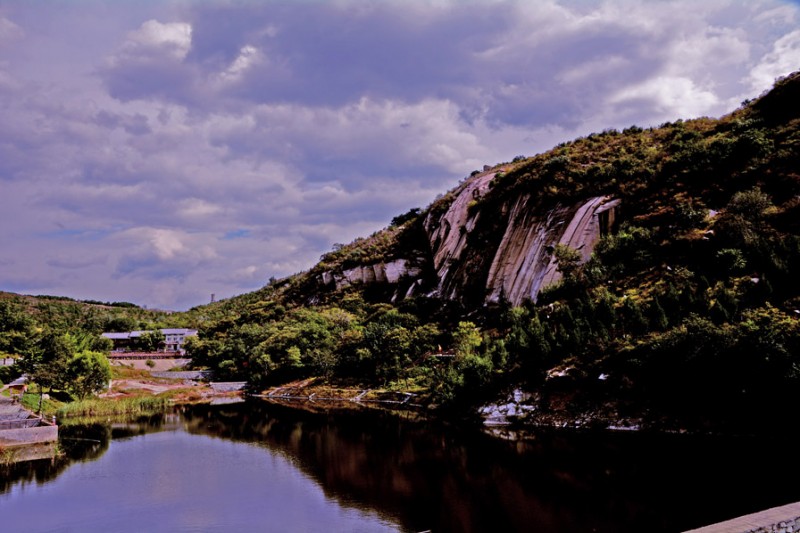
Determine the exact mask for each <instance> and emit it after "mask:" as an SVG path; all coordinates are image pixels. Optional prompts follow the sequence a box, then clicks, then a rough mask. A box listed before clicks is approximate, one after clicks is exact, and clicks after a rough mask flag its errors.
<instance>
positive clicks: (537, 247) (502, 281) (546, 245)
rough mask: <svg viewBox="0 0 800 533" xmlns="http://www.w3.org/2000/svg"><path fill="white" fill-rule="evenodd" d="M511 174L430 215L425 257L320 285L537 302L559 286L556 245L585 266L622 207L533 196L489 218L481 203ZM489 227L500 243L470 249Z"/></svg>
mask: <svg viewBox="0 0 800 533" xmlns="http://www.w3.org/2000/svg"><path fill="white" fill-rule="evenodd" d="M506 170H508V167H505V166H501V167H496V168H494V169H491V170H487V171H484V172H482V173H479V174H476V175H474V176H472V177H470V178H468V179H467V180H465V181H464V182H463V183H462V184H460V185H459V187H457V188H456V189H455V190H454V191H452V193H451V194H450V196H451V197H452V200H451V202H450V205H449V206H448V207H447V208H446V209H445V210H443V212H442V210H441V209H438V210H433V209H431V210H429V211H428V212H427V214H425V215H424V219H423V222H422V228H423V231H424V235H425V239H426V241H427V242H426V249H425V250H422V251H421V253H420V251H418V250H417V251H415V252H414V253H413V254H411V255H412V256H409V257H396V258H393V259H392V260H388V261H380V262H377V263H373V264H368V265H359V266H356V267H352V268H347V269H332V270H326V271H324V272H322V273H321V274H320V275H319V276H318V281H319V283H320V285H322V286H324V287H327V288H330V289H335V290H341V289H343V288H345V287H349V286H351V285H368V284H375V283H382V284H387V285H396V286H397V290H395V291H394V296H393V297H392V300H393V301H394V300H397V299H400V298H404V297H408V296H410V295H413V294H417V293H419V292H421V291H424V292H425V293H426V294H428V295H431V296H437V297H440V298H443V299H446V300H462V299H464V296H465V291H467V292H469V291H471V292H472V293H473V294H471V295H469V296H471V300H472V301H483V302H484V303H486V302H498V301H500V300H501V299H505V300H507V301H508V302H510V303H511V304H512V305H519V304H521V303H522V302H523V301H525V300H533V301H535V300H536V296H537V294H538V293H539V291H540V290H541V289H543V288H544V287H547V286H548V285H551V284H553V283H556V282H558V281H559V280H560V277H561V276H560V273H559V272H558V270H557V268H556V267H557V265H556V263H555V260H554V257H553V250H554V248H555V246H556V245H557V244H564V245H567V246H569V247H571V248H573V249H575V250H578V251H579V252H580V254H581V257H582V258H583V259H584V260H587V259H588V258H589V257H590V256H591V253H592V250H593V249H594V246H595V245H596V244H597V242H598V241H599V239H600V237H601V236H602V235H603V234H605V233H606V232H608V231H610V230H611V229H612V228H613V225H614V220H615V218H616V210H617V209H618V207H619V205H620V201H619V200H617V199H614V198H610V197H608V196H594V197H590V198H587V199H585V200H583V201H580V202H577V203H573V204H570V205H561V204H556V205H555V206H552V207H549V208H547V209H542V208H541V207H540V206H539V203H538V202H537V201H536V198H535V197H534V196H533V195H530V194H525V195H521V196H517V197H515V198H511V199H508V200H506V201H505V202H503V203H502V204H501V207H500V209H499V210H495V209H494V208H491V212H490V211H489V209H490V208H487V207H485V206H483V204H482V203H481V199H482V198H483V197H484V196H485V195H486V194H487V193H489V191H490V189H491V187H492V183H493V180H495V179H496V178H497V177H498V174H500V173H501V172H505V171H506ZM486 227H491V228H492V229H491V233H496V234H497V235H502V239H500V240H499V242H498V243H496V244H494V245H490V246H489V247H488V248H487V247H486V246H482V247H480V248H475V247H470V238H471V235H472V233H473V232H474V231H476V229H478V228H483V229H485V228H486ZM401 253H402V251H401ZM487 272H488V274H487ZM476 292H477V293H481V294H475V293H476Z"/></svg>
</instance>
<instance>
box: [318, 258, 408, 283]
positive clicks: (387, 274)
mask: <svg viewBox="0 0 800 533" xmlns="http://www.w3.org/2000/svg"><path fill="white" fill-rule="evenodd" d="M421 272H422V270H421V269H420V268H419V267H417V266H412V265H410V264H409V261H407V260H406V259H396V260H394V261H390V262H388V263H383V262H381V263H376V264H374V265H364V266H357V267H355V268H350V269H347V270H343V271H342V272H331V271H326V272H323V273H322V274H321V275H320V281H321V283H322V285H325V286H330V285H335V288H336V290H340V289H344V288H346V287H349V286H351V285H361V284H371V283H390V284H396V283H397V282H398V281H400V279H401V278H415V277H417V276H419V275H420V274H421Z"/></svg>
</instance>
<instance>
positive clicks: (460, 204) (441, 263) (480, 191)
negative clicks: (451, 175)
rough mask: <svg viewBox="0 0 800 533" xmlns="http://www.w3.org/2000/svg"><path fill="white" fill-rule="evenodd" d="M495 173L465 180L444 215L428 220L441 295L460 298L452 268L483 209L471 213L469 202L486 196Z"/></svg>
mask: <svg viewBox="0 0 800 533" xmlns="http://www.w3.org/2000/svg"><path fill="white" fill-rule="evenodd" d="M495 175H496V172H489V173H485V174H480V175H478V176H476V177H475V178H473V179H472V180H468V181H467V182H465V183H464V184H463V185H462V186H461V188H460V189H459V190H457V191H456V195H457V196H456V198H455V200H453V203H452V204H450V208H449V209H448V210H447V212H446V213H445V214H444V216H442V217H441V218H438V219H435V218H433V217H431V216H430V215H428V217H427V218H426V219H425V231H426V232H427V233H428V237H429V239H430V243H431V251H432V252H433V268H434V270H435V271H436V278H437V279H438V280H439V284H438V286H437V289H436V290H437V292H438V293H439V295H440V296H442V297H444V298H447V299H451V300H455V299H457V298H458V294H457V290H458V288H457V287H453V286H451V285H450V286H449V291H448V283H447V282H448V280H449V278H450V268H451V266H452V265H454V264H457V263H458V261H459V260H460V259H461V257H462V255H463V253H464V251H465V249H466V246H467V235H468V234H469V233H470V232H471V231H472V230H473V229H475V225H476V224H477V222H478V219H479V218H480V215H481V213H480V211H475V212H474V213H470V205H471V204H472V203H473V202H475V201H477V200H478V199H479V198H480V197H481V196H483V195H484V194H485V193H486V191H487V190H488V188H489V183H490V182H491V181H492V179H493V178H494V177H495Z"/></svg>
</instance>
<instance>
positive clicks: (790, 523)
mask: <svg viewBox="0 0 800 533" xmlns="http://www.w3.org/2000/svg"><path fill="white" fill-rule="evenodd" d="M797 531H800V516H798V517H796V518H792V519H790V520H782V521H780V522H778V523H777V524H772V525H769V526H761V527H757V528H754V529H748V530H747V531H746V532H744V533H795V532H797Z"/></svg>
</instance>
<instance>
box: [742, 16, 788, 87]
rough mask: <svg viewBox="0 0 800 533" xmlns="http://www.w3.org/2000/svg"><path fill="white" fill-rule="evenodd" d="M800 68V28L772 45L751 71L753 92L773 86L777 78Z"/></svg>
mask: <svg viewBox="0 0 800 533" xmlns="http://www.w3.org/2000/svg"><path fill="white" fill-rule="evenodd" d="M797 69H800V30H795V31H793V32H791V33H787V34H786V35H784V36H783V37H781V38H780V39H778V40H777V41H775V44H774V45H773V47H772V51H771V52H769V53H768V54H766V55H765V56H764V57H763V58H761V61H759V63H758V65H756V66H755V67H754V68H753V69H752V70H751V71H750V85H751V87H752V88H753V92H760V91H764V90H767V89H769V88H770V87H772V84H773V83H774V82H775V79H776V78H778V77H780V76H785V75H787V74H790V73H792V72H793V71H795V70H797Z"/></svg>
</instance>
